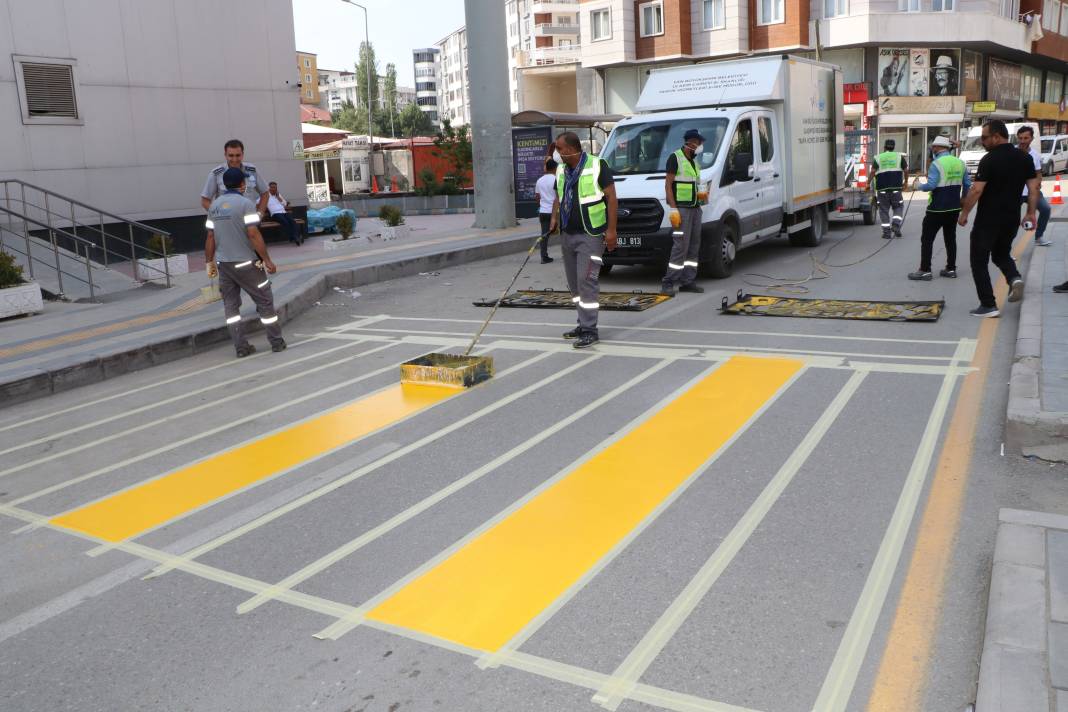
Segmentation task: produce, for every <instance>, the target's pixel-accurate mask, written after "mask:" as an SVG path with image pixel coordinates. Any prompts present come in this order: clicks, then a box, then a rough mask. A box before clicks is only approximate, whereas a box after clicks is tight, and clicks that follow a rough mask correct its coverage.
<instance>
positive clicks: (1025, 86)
mask: <svg viewBox="0 0 1068 712" xmlns="http://www.w3.org/2000/svg"><path fill="white" fill-rule="evenodd" d="M1020 73H1021V75H1022V81H1021V84H1020V98H1021V100H1022V101H1023V106H1024V108H1026V107H1027V105H1028V104H1030V103H1031V102H1032V101H1042V70H1041V69H1035V68H1034V67H1023V68H1022V69H1021V72H1020Z"/></svg>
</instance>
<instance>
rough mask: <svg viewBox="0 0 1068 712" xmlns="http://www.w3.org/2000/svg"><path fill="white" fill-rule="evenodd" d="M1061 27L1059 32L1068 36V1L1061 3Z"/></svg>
mask: <svg viewBox="0 0 1068 712" xmlns="http://www.w3.org/2000/svg"><path fill="white" fill-rule="evenodd" d="M1060 24H1061V29H1060V30H1059V34H1062V35H1065V36H1066V37H1068V3H1061V23H1060Z"/></svg>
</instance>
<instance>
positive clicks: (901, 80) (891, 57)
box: [879, 47, 909, 96]
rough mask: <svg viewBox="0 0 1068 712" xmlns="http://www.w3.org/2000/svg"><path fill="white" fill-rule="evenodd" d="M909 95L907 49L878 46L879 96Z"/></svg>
mask: <svg viewBox="0 0 1068 712" xmlns="http://www.w3.org/2000/svg"><path fill="white" fill-rule="evenodd" d="M908 95H909V51H908V50H907V49H898V48H893V47H880V48H879V96H908Z"/></svg>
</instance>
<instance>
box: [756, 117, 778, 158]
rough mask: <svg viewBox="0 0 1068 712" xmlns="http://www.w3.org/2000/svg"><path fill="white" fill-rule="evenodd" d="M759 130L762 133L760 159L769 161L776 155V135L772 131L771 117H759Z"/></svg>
mask: <svg viewBox="0 0 1068 712" xmlns="http://www.w3.org/2000/svg"><path fill="white" fill-rule="evenodd" d="M757 131H758V132H759V133H760V160H761V161H762V162H764V163H767V162H769V161H770V160H771V159H772V158H773V157H774V156H775V137H774V133H773V132H772V126H771V119H769V118H768V117H766V116H761V117H760V118H759V119H757Z"/></svg>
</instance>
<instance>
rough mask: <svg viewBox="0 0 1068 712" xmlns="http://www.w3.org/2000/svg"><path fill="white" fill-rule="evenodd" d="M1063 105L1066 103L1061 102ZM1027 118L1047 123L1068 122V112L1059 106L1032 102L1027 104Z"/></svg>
mask: <svg viewBox="0 0 1068 712" xmlns="http://www.w3.org/2000/svg"><path fill="white" fill-rule="evenodd" d="M1061 103H1062V104H1063V103H1064V102H1061ZM1027 118H1029V119H1038V120H1040V121H1041V120H1045V121H1068V112H1066V111H1065V110H1064V109H1063V108H1061V106H1060V105H1058V104H1047V103H1045V102H1042V101H1032V102H1030V103H1028V104H1027Z"/></svg>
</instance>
